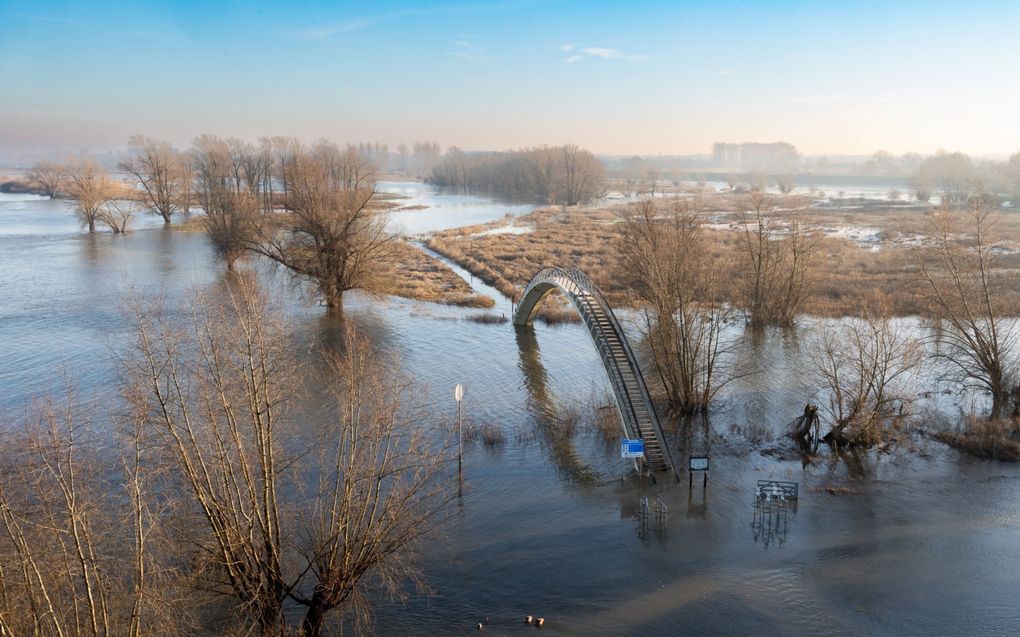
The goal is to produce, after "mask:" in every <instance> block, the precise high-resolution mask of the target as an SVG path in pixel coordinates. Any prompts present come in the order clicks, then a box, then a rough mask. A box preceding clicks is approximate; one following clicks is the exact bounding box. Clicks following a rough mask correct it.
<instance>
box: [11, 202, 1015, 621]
mask: <svg viewBox="0 0 1020 637" xmlns="http://www.w3.org/2000/svg"><path fill="white" fill-rule="evenodd" d="M400 187H402V188H403V187H404V186H400ZM406 188H407V190H408V192H412V193H414V192H417V193H424V194H423V195H422V196H423V198H424V199H425V200H429V198H432V200H434V201H440V202H450V203H451V205H452V204H453V203H455V202H460V203H457V206H460V205H461V204H463V205H462V206H461V207H453V208H449V209H448V210H447V212H440V210H442V208H440V207H439V206H437V207H435V208H433V209H432V215H431V217H430V218H429V221H428V223H429V224H432V225H433V226H435V225H437V224H444V223H449V224H454V223H459V222H460V220H461V219H463V218H464V216H465V215H466V216H468V217H472V218H478V217H485V216H488V215H496V216H499V215H500V214H503V213H504V212H505V211H506V210H502V212H500V209H502V208H503V207H502V206H500V205H499V204H494V203H493V202H485V201H483V202H482V203H481V204H479V205H482V206H487V207H485V208H483V209H482V211H481V212H479V211H478V210H477V209H475V208H474V207H473V206H474V205H475V204H474V203H471V202H472V201H476V200H473V199H465V200H457V199H446V198H448V197H453V196H452V195H442V194H440V193H434V192H431V191H429V190H428V189H427V187H424V186H422V185H420V184H415V185H407V186H406ZM416 196H417V195H416ZM414 201H415V200H409V202H408V203H409V204H410V203H413V202H414ZM494 208H495V209H494ZM428 214H429V212H428V210H425V211H422V210H418V211H407V212H406V215H407V217H406V218H408V219H410V218H411V217H412V215H419V216H422V218H423V219H424V218H426V215H428ZM493 218H495V217H493ZM148 225H152V226H153V227H151V228H150V229H145V226H148ZM160 226H161V224H159V223H156V224H151V220H150V219H146V218H142V219H141V220H140V222H139V223H138V224H137V225H136V227H137V228H139V229H138V230H136V231H134V232H130V233H128V234H127V235H126V236H122V237H121V236H114V235H112V234H109V233H99V234H97V235H95V236H87V235H86V234H84V233H82V232H81V231H80V229H78V228H77V226H76V225H75V224H74V223H73V220H70V215H69V213H68V212H67V211H66V207H65V204H64V203H63V202H50V201H39V200H35V201H6V202H5V201H0V265H2V267H0V295H2V296H0V410H3V412H5V413H8V414H11V413H13V414H15V415H17V414H18V413H20V411H21V410H22V408H23V407H24V405H25V403H26V401H28V400H29V399H30V398H31V397H32V396H35V395H38V394H40V393H43V392H46V391H48V390H53V389H55V390H57V391H59V390H60V389H61V386H60V384H61V382H62V380H61V376H60V374H61V370H62V369H67V370H68V371H69V372H70V373H71V374H72V376H73V377H74V379H75V380H76V382H77V385H78V387H79V389H80V393H81V395H82V397H83V398H85V399H89V398H91V399H95V400H97V401H101V402H104V403H105V402H108V401H109V400H110V398H111V394H112V393H113V391H114V387H115V374H116V365H115V363H114V353H115V351H116V349H117V348H118V347H121V346H123V345H124V344H125V343H126V342H127V340H128V339H129V338H130V325H129V321H128V320H126V319H125V317H124V314H123V313H122V312H121V309H120V308H121V306H122V304H123V302H124V299H125V297H126V296H127V295H129V294H130V293H131V292H132V291H134V292H136V293H146V294H153V295H157V294H158V295H161V296H162V297H163V298H164V299H165V301H166V303H167V305H168V306H169V308H170V309H171V310H172V311H182V310H184V309H187V306H188V304H189V298H190V290H191V289H192V288H193V287H196V286H197V287H199V288H203V287H208V286H224V285H228V284H229V278H228V275H226V273H225V271H224V268H223V267H222V265H221V264H220V263H218V262H217V261H216V260H215V258H214V257H213V255H212V253H211V251H210V250H209V247H208V245H207V244H206V242H205V239H204V237H203V236H202V235H201V234H199V233H177V232H173V231H164V229H162V228H161V227H160ZM422 227H425V226H424V225H423V226H422ZM415 232H417V230H415ZM248 267H250V266H248ZM265 280H266V281H267V283H268V284H269V285H271V286H273V289H274V296H275V297H276V298H277V301H278V303H279V308H278V310H277V315H278V316H280V318H281V319H282V320H285V321H286V322H287V324H289V325H291V326H292V327H293V332H294V339H295V343H296V345H295V347H297V348H298V351H299V352H304V351H310V352H318V351H319V350H320V349H325V350H333V349H336V348H339V347H341V346H342V341H341V340H340V334H341V333H342V332H341V327H342V326H341V325H340V324H338V322H337V321H336V319H334V318H332V317H329V316H326V314H325V312H324V311H323V309H322V308H319V307H316V306H315V305H314V304H310V303H308V302H307V301H306V300H304V299H302V298H301V295H300V293H299V290H296V289H294V288H293V286H291V285H290V283H289V282H288V281H287V279H286V277H283V276H280V275H278V274H277V275H269V274H267V275H266V277H265ZM345 310H346V311H345V320H349V321H354V322H355V323H356V324H357V326H358V328H359V330H360V331H362V332H363V333H367V334H370V337H371V338H372V340H373V341H375V342H376V343H378V344H380V345H382V346H384V347H386V348H387V349H388V350H389V351H390V352H391V353H393V354H394V355H395V356H398V357H399V358H400V359H401V361H402V362H403V364H404V366H405V369H406V371H407V372H409V373H411V374H413V375H414V376H415V377H416V378H417V379H419V380H420V381H421V382H423V383H425V384H427V385H428V386H429V388H430V391H431V393H430V400H431V403H432V406H433V408H434V409H435V411H436V413H437V414H439V415H442V416H446V417H452V414H453V412H454V409H455V405H454V401H453V399H452V388H453V386H454V385H455V384H456V383H464V384H465V386H466V389H467V392H466V396H465V410H466V413H467V415H468V417H469V418H472V419H475V420H477V421H483V422H492V423H495V424H497V425H499V426H501V427H503V428H504V430H505V431H506V432H508V433H510V434H514V433H515V432H516V433H519V434H520V435H517V436H514V435H508V436H507V440H508V442H507V443H506V444H505V445H504V447H503V448H502V450H501V452H500V453H498V454H492V453H488V452H486V451H485V450H484V449H483V448H481V446H479V445H475V446H469V447H468V448H467V452H466V455H465V479H466V489H465V494H464V498H463V506H462V508H461V509H460V511H459V513H458V515H457V517H456V518H455V519H454V520H453V521H452V522H451V524H449V525H448V527H447V528H446V529H445V532H444V533H445V535H444V537H443V538H442V539H440V540H437V541H434V542H432V543H430V544H429V545H428V546H427V547H426V549H425V552H424V555H423V557H422V559H423V562H422V566H423V569H424V573H425V576H426V578H427V580H428V583H429V584H430V586H431V587H432V594H431V595H428V596H414V597H412V598H411V599H410V600H408V601H407V602H406V603H398V602H388V603H384V604H383V605H382V606H381V608H380V609H379V612H378V614H377V629H378V631H379V632H380V633H382V634H418V635H441V634H462V633H463V632H464V631H465V630H473V627H474V625H475V624H476V623H477V622H478V621H480V620H481V619H483V618H484V617H486V616H488V617H491V618H492V623H491V624H490V625H488V626H487V627H486V631H487V632H489V633H495V634H510V633H513V632H519V631H520V630H522V629H524V627H523V624H522V618H523V617H524V616H525V615H528V614H534V615H541V616H544V617H545V618H546V624H545V627H544V628H543V629H542V630H543V631H545V632H546V633H551V634H553V635H617V634H642V635H664V634H679V633H703V634H724V635H725V634H730V635H747V634H761V635H771V634H786V635H845V634H890V635H903V634H1001V635H1005V634H1010V633H1011V632H1015V627H1016V626H1017V625H1020V605H1017V604H1016V597H1017V594H1018V593H1020V580H1018V578H1017V575H1016V573H1018V572H1020V534H1018V533H1017V531H1016V529H1017V528H1018V525H1020V496H1018V494H1020V471H1018V469H1017V468H1016V467H1015V466H1013V465H1008V464H999V463H988V462H978V461H974V460H968V459H960V458H958V457H957V456H956V455H955V454H954V453H950V452H947V451H945V450H944V449H943V448H941V447H940V446H938V445H934V444H931V443H925V442H923V441H921V442H920V444H921V445H922V447H923V448H922V451H924V454H912V453H907V452H903V453H881V454H860V455H859V456H858V457H857V458H856V459H850V460H849V463H848V462H847V461H840V463H839V464H838V465H836V466H834V467H833V468H831V469H830V467H828V466H824V464H823V465H808V466H802V465H801V463H800V461H799V460H798V459H797V458H796V456H794V457H792V458H791V459H783V458H781V457H777V456H770V455H763V454H760V453H748V452H747V448H748V445H747V443H746V440H745V439H744V437H743V435H742V434H740V433H739V431H738V430H744V429H746V428H747V427H748V425H750V424H758V425H760V426H761V427H763V428H764V430H765V431H766V432H767V435H768V436H769V437H771V438H773V440H771V441H768V444H774V445H776V446H782V445H786V446H788V445H789V443H788V442H785V441H784V440H783V439H782V438H781V433H782V428H783V426H784V425H785V424H786V423H787V422H788V421H789V420H790V419H791V418H792V417H794V416H796V415H798V414H799V413H800V412H801V411H802V409H803V404H804V402H805V401H806V400H807V396H810V394H811V392H812V391H813V387H814V384H815V380H814V379H813V378H812V377H811V376H810V374H809V373H808V372H807V371H806V370H807V366H806V365H805V361H804V356H803V353H802V352H801V349H802V348H801V343H800V338H799V336H798V334H805V333H807V330H810V329H815V327H814V326H813V324H812V323H810V322H808V323H807V325H806V329H802V330H800V331H799V332H797V331H794V332H783V331H781V330H765V331H762V332H761V333H759V334H750V335H748V336H747V337H746V338H742V340H741V345H740V348H741V349H740V354H739V359H740V360H741V364H742V365H743V366H744V367H747V368H753V369H757V370H767V373H764V374H762V373H759V374H755V375H750V376H745V377H742V378H739V379H738V380H736V381H734V382H733V384H732V385H731V386H730V387H729V388H727V390H726V391H725V392H724V394H723V396H722V397H721V399H720V401H719V406H718V408H717V409H715V410H713V412H712V414H711V415H710V417H709V418H704V417H692V418H688V419H684V420H679V419H678V420H675V421H673V422H672V423H668V424H667V426H668V427H669V431H670V432H671V434H670V435H671V436H675V437H676V442H675V444H676V445H677V448H678V449H679V451H678V453H677V454H676V456H677V458H678V459H680V461H681V462H682V463H686V458H687V457H688V456H689V455H692V454H702V453H708V454H709V455H710V456H711V457H712V461H711V463H712V464H711V475H710V476H709V480H708V485H707V488H706V489H703V490H702V489H701V487H700V485H699V484H698V481H697V480H695V484H694V487H693V489H689V488H688V484H687V480H686V479H684V480H682V482H681V483H680V484H676V485H674V484H672V483H671V481H662V480H660V481H659V483H658V484H656V485H654V486H653V485H648V484H644V483H641V482H638V481H636V480H630V479H628V480H618V479H615V478H616V477H618V476H620V475H621V474H622V473H623V472H622V469H621V467H622V466H623V463H622V462H621V460H620V459H619V458H618V457H617V456H616V455H615V454H616V451H615V449H610V450H608V451H607V450H606V448H605V445H604V444H602V442H601V441H599V440H598V439H597V437H596V436H592V435H587V434H584V433H583V432H582V433H580V434H575V435H574V436H573V437H570V436H566V435H564V433H563V432H564V428H563V422H562V421H563V419H564V418H565V415H564V413H565V411H566V410H568V409H569V408H570V407H571V406H572V405H576V404H578V403H579V402H582V401H584V400H585V397H586V396H589V395H591V392H592V388H594V389H596V390H601V391H602V392H608V391H609V385H608V381H607V380H606V378H605V372H604V371H603V369H602V366H601V363H600V362H599V359H598V356H597V355H596V352H595V349H594V347H593V346H592V344H591V341H590V337H589V336H588V334H587V332H586V331H585V329H584V328H583V327H582V326H579V325H562V326H555V327H550V326H545V325H541V324H539V325H536V326H534V327H533V328H532V329H530V330H528V331H526V332H523V333H522V332H519V331H515V330H514V329H513V328H512V327H510V326H509V325H482V324H478V323H474V322H469V321H466V320H464V318H465V317H466V316H468V315H469V314H471V313H473V312H475V311H473V310H469V309H462V308H455V307H448V306H438V305H432V304H428V303H420V302H415V301H407V300H403V299H391V298H386V299H374V298H369V297H366V296H363V295H358V294H353V295H351V296H350V298H349V302H348V303H347V306H346V308H345ZM734 329H737V328H736V327H734ZM539 344H541V350H539ZM310 356H311V358H310V361H309V362H310V364H312V365H315V364H319V363H317V362H316V356H318V355H317V354H311V355H310ZM308 409H309V411H310V412H315V411H317V410H318V411H321V412H323V414H322V416H321V417H323V418H326V417H327V416H328V414H325V411H326V408H325V406H323V405H309V406H308ZM734 425H737V426H738V430H734V429H733V428H732V427H733V426H734ZM740 428H744V429H740ZM527 434H533V435H527ZM855 463H856V467H857V468H856V469H854V470H852V471H850V472H849V474H852V475H849V474H848V471H847V469H846V467H847V466H848V464H849V465H851V466H854V465H855ZM587 472H591V473H590V474H589V473H587ZM596 474H597V475H600V476H603V478H605V480H603V481H602V482H598V481H587V480H580V479H578V475H596ZM684 477H685V478H686V476H684ZM765 478H774V479H782V480H795V481H798V482H799V483H800V488H801V501H800V504H799V507H798V511H797V513H796V515H795V516H791V517H790V520H789V525H788V532H787V535H786V540H785V542H784V543H783V544H782V545H779V544H778V543H774V544H771V545H770V546H769V548H768V550H762V546H761V544H760V543H756V542H755V540H754V532H753V529H752V528H751V526H750V525H749V517H750V513H751V506H752V496H753V493H754V485H755V483H756V481H757V480H758V479H765ZM667 483H668V484H667ZM829 487H838V489H837V488H833V491H835V492H836V493H830V492H829ZM643 497H659V498H661V499H662V500H663V502H664V503H665V504H666V505H667V506H668V509H669V511H670V516H669V522H668V528H667V530H666V532H664V533H663V534H662V535H661V537H654V541H649V542H642V541H641V540H640V539H639V538H638V535H637V533H636V527H635V518H634V511H635V510H636V507H637V506H638V504H639V502H640V500H641V498H643ZM531 630H533V629H531Z"/></svg>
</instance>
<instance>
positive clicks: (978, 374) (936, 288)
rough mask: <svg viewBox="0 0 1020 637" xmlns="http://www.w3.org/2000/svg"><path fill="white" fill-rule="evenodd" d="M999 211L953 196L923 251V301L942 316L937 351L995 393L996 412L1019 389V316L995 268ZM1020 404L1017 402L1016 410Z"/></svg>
mask: <svg viewBox="0 0 1020 637" xmlns="http://www.w3.org/2000/svg"><path fill="white" fill-rule="evenodd" d="M994 222H995V213H994V212H993V211H992V208H991V206H990V205H989V202H988V199H987V197H985V196H984V195H973V196H972V197H971V198H970V203H969V210H968V211H966V212H963V213H960V212H955V211H953V210H952V209H951V208H950V206H949V203H948V201H944V203H943V205H942V208H941V209H940V210H939V211H938V212H937V213H936V214H935V217H934V219H933V222H932V227H931V230H930V233H929V239H930V241H931V242H932V243H933V244H934V248H933V249H932V250H930V251H925V252H922V253H919V254H918V259H917V265H918V269H919V270H920V272H921V281H922V284H923V289H922V292H921V300H922V303H923V306H924V307H925V308H926V309H927V310H928V311H929V312H930V313H931V314H932V315H933V316H934V317H935V318H936V319H937V320H938V322H939V327H940V328H941V329H940V330H938V331H937V332H936V336H935V341H936V345H937V346H938V349H937V350H936V356H937V358H939V359H940V360H942V361H944V362H945V363H946V364H947V365H948V367H949V368H950V369H951V370H953V372H955V374H954V375H955V376H957V377H958V378H959V379H960V380H962V381H963V382H964V384H967V385H971V386H975V387H978V388H980V389H982V390H984V391H987V392H988V394H989V395H990V396H991V400H992V405H991V416H992V417H999V416H1003V415H1007V414H1006V411H1007V408H1008V407H1009V404H1010V401H1011V398H1012V396H1013V395H1014V393H1015V391H1016V389H1017V383H1018V381H1020V377H1018V371H1020V370H1018V366H1017V360H1016V354H1017V352H1016V327H1015V324H1016V321H1015V320H1014V319H1012V318H1007V317H1008V316H1009V308H1008V306H1007V303H1008V300H1007V298H1006V295H1005V293H1004V292H1005V289H1006V286H1008V285H1009V284H1010V281H1009V280H1007V279H1006V278H1005V277H1004V275H1003V274H1001V273H998V274H997V273H995V272H994V271H993V269H992V258H993V250H994V247H995V244H994V239H993V237H994V236H995V232H994ZM1016 408H1020V404H1017V405H1014V409H1016Z"/></svg>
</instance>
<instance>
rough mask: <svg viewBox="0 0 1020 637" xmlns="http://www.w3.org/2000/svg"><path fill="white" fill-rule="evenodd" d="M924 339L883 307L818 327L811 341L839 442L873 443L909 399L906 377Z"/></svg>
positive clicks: (833, 439)
mask: <svg viewBox="0 0 1020 637" xmlns="http://www.w3.org/2000/svg"><path fill="white" fill-rule="evenodd" d="M922 354H923V348H922V347H921V343H920V342H919V341H918V340H917V339H915V338H913V337H912V336H910V334H909V333H908V331H907V330H905V329H903V328H902V327H900V326H897V325H896V324H895V323H894V322H893V321H892V320H891V319H890V318H889V316H888V313H887V312H885V311H879V312H875V313H865V314H863V315H862V316H860V317H855V318H851V319H847V320H845V321H843V322H841V323H840V324H839V325H836V326H827V327H824V328H823V329H821V330H819V332H818V334H817V336H816V337H815V339H814V340H813V342H812V343H811V345H810V346H809V357H810V360H811V365H812V367H813V368H814V370H815V372H816V373H817V374H818V378H819V379H820V380H821V381H822V383H823V385H822V390H823V392H824V394H825V396H824V400H823V409H824V411H825V412H826V413H827V415H828V420H829V424H830V426H831V429H830V431H829V433H828V434H827V439H828V440H829V441H830V442H833V443H835V444H847V443H849V444H874V443H877V442H879V441H881V440H882V439H883V438H884V437H885V435H886V433H887V428H888V425H889V423H890V422H891V421H892V420H893V419H894V418H895V417H897V416H901V415H903V413H904V408H905V405H906V404H907V402H908V400H909V396H908V392H907V390H906V384H905V382H904V381H905V380H906V378H905V377H906V376H907V375H909V373H911V372H912V371H913V370H914V369H916V368H917V366H918V365H919V364H920V362H921V358H922Z"/></svg>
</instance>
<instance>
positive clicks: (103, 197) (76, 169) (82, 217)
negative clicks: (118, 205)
mask: <svg viewBox="0 0 1020 637" xmlns="http://www.w3.org/2000/svg"><path fill="white" fill-rule="evenodd" d="M64 189H65V190H66V191H67V194H68V196H70V197H71V199H72V200H74V209H73V211H74V216H75V217H76V218H77V219H78V221H79V222H80V223H81V224H82V225H83V226H85V227H87V228H88V229H89V232H95V231H96V222H98V221H102V220H103V214H104V211H105V209H106V205H107V204H108V203H109V202H110V201H111V200H113V199H114V197H116V195H117V193H118V191H119V189H118V187H117V184H116V183H115V182H114V181H113V180H112V179H110V175H109V174H108V173H107V172H106V169H104V168H103V167H102V166H100V165H99V164H98V163H96V162H94V161H92V160H87V159H79V160H75V161H72V162H71V163H70V164H68V165H67V166H66V167H65V168H64Z"/></svg>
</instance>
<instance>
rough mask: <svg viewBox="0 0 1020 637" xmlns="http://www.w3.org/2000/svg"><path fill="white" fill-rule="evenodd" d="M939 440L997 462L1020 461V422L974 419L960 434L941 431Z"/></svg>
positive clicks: (973, 454)
mask: <svg viewBox="0 0 1020 637" xmlns="http://www.w3.org/2000/svg"><path fill="white" fill-rule="evenodd" d="M935 439H936V440H938V441H940V442H943V443H945V444H947V445H949V446H950V447H954V448H956V449H959V450H960V451H962V452H964V453H967V454H970V455H972V456H976V457H978V458H990V459H993V460H1013V461H1016V460H1020V423H1018V422H1017V421H1015V420H987V419H981V418H970V419H969V420H968V421H967V422H966V423H965V424H964V426H963V428H962V429H961V430H959V431H951V430H947V431H939V432H936V433H935Z"/></svg>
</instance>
